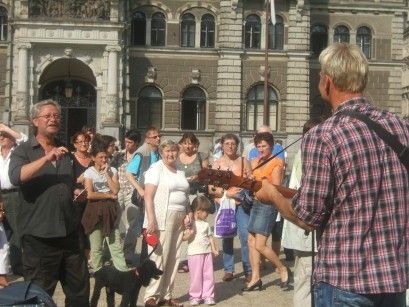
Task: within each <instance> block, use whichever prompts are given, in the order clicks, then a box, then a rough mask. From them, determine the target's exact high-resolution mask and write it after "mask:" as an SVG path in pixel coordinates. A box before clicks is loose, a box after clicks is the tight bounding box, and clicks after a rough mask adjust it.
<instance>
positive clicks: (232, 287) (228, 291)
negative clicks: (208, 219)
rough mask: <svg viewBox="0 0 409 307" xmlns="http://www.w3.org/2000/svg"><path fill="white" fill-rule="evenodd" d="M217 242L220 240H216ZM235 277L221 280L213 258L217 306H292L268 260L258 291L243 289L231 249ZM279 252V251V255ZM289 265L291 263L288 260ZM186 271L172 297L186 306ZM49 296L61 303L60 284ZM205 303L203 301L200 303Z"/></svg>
mask: <svg viewBox="0 0 409 307" xmlns="http://www.w3.org/2000/svg"><path fill="white" fill-rule="evenodd" d="M220 245H221V244H220ZM235 246H236V247H238V246H239V243H238V239H237V242H236V241H235ZM235 256H236V257H235V259H236V265H235V270H236V272H237V273H236V274H235V277H236V278H235V279H233V280H232V281H230V282H223V281H222V277H223V274H224V272H223V262H222V256H221V255H220V256H218V257H217V258H215V279H216V287H215V294H216V303H217V306H221V307H222V306H226V307H227V306H265V307H267V306H280V307H281V306H286V307H290V306H292V295H293V291H283V290H281V289H280V288H279V287H277V286H274V285H273V284H272V282H273V281H274V280H276V279H278V278H279V277H278V274H277V273H275V272H274V270H273V267H272V265H271V264H270V263H265V265H264V267H265V268H264V269H263V270H262V275H263V276H262V281H263V289H262V291H254V292H244V293H242V291H241V289H242V288H243V287H244V286H245V280H244V276H243V273H242V267H241V262H240V250H239V249H238V248H236V249H235ZM282 257H283V254H281V258H282ZM289 265H291V266H292V263H289ZM93 284H94V279H93V278H91V295H92V290H93ZM188 290H189V273H177V276H176V281H175V290H174V298H176V299H178V300H180V301H181V302H182V303H184V305H185V306H189V295H188ZM144 293H145V288H142V289H141V292H140V294H139V299H138V306H143V296H144ZM53 299H54V300H55V302H56V304H57V305H58V306H64V294H63V292H62V290H61V287H60V286H58V287H57V289H56V291H55V294H54V297H53ZM105 299H106V298H105V291H104V290H103V291H102V292H101V297H100V300H99V304H98V306H101V307H105V306H106V300H105ZM115 299H116V305H117V306H119V303H120V301H121V296H120V295H118V294H116V295H115ZM203 306H206V305H203Z"/></svg>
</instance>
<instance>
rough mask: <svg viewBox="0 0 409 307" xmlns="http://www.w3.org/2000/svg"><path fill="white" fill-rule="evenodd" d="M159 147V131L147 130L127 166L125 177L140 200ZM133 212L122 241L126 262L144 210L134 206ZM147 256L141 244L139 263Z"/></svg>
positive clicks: (143, 245)
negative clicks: (146, 176)
mask: <svg viewBox="0 0 409 307" xmlns="http://www.w3.org/2000/svg"><path fill="white" fill-rule="evenodd" d="M159 145H160V134H159V130H158V129H157V128H155V127H150V128H148V129H147V130H146V132H145V141H144V143H143V144H142V146H140V147H139V148H138V149H137V150H136V152H135V154H134V156H133V158H132V160H131V161H130V162H129V164H128V167H127V171H126V176H127V178H128V180H129V182H130V183H131V185H132V186H133V187H134V188H135V189H136V191H137V192H138V193H139V195H140V197H141V198H143V196H144V173H145V172H146V171H147V170H148V168H149V166H151V165H152V164H153V163H155V162H157V161H158V160H159V159H160V156H159V152H158V148H159ZM133 212H134V215H133V220H132V221H129V228H128V231H127V233H126V236H125V241H124V253H125V259H126V261H127V262H131V261H132V259H134V256H135V247H136V239H137V237H138V236H140V234H141V232H142V224H143V219H144V216H145V208H144V206H143V205H141V206H135V210H133ZM147 256H148V248H147V246H146V243H145V242H142V250H141V255H140V258H139V259H140V260H139V261H140V262H142V261H143V260H144V259H146V258H147Z"/></svg>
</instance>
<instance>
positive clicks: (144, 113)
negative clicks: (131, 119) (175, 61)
mask: <svg viewBox="0 0 409 307" xmlns="http://www.w3.org/2000/svg"><path fill="white" fill-rule="evenodd" d="M161 120H162V93H161V92H160V91H159V90H158V89H157V88H156V87H154V86H147V87H145V88H143V89H142V90H141V92H140V93H139V98H138V104H137V127H138V128H139V129H143V128H147V127H149V126H154V127H161V126H162V125H161V122H162V121H161Z"/></svg>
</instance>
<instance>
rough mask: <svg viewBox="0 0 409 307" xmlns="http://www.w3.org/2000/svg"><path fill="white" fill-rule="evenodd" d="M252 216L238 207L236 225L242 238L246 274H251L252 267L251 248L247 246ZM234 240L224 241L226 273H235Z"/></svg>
mask: <svg viewBox="0 0 409 307" xmlns="http://www.w3.org/2000/svg"><path fill="white" fill-rule="evenodd" d="M249 218H250V216H249V215H248V214H247V213H246V212H244V210H243V208H242V207H241V206H237V207H236V223H237V232H238V234H239V238H240V245H241V261H242V264H243V271H244V273H245V274H248V273H251V266H250V260H249V248H248V245H247V236H248V234H249V233H248V231H247V225H248V223H249ZM233 239H234V238H226V239H223V240H222V246H223V266H224V271H225V272H230V273H233V272H234V249H233Z"/></svg>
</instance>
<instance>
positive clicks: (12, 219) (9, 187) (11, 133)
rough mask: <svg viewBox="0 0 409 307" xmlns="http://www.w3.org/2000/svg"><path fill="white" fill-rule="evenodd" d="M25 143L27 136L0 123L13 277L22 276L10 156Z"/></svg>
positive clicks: (0, 171)
mask: <svg viewBox="0 0 409 307" xmlns="http://www.w3.org/2000/svg"><path fill="white" fill-rule="evenodd" d="M25 141H27V136H26V135H24V134H23V133H21V132H18V131H16V130H13V129H11V128H10V127H8V126H7V125H5V124H3V123H0V151H1V156H0V187H1V194H2V195H3V200H4V213H5V221H3V223H4V224H5V228H6V232H7V233H8V239H9V245H10V263H11V270H12V272H13V274H15V275H22V262H21V246H20V238H19V234H18V230H17V214H18V207H19V203H20V199H19V195H18V187H16V186H14V185H13V184H11V182H10V178H9V164H10V155H11V153H12V151H13V150H14V148H16V146H17V145H18V144H20V143H21V142H25Z"/></svg>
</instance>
